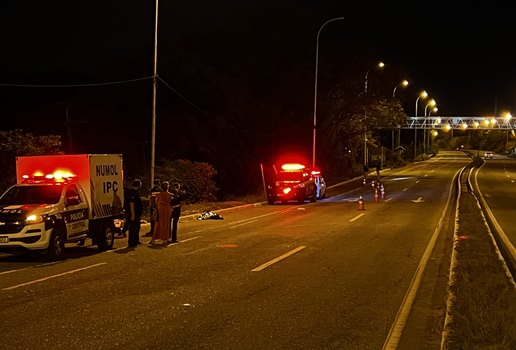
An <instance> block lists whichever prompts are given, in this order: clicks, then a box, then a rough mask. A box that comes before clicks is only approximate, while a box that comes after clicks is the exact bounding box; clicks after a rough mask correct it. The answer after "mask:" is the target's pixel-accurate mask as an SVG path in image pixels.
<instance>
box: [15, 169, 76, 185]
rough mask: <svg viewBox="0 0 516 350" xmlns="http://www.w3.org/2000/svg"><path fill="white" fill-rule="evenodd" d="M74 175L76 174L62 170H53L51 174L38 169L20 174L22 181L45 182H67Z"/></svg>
mask: <svg viewBox="0 0 516 350" xmlns="http://www.w3.org/2000/svg"><path fill="white" fill-rule="evenodd" d="M75 177H76V175H74V174H72V173H70V172H64V171H55V172H54V173H53V174H46V175H44V174H43V173H42V172H40V171H36V172H34V174H32V175H26V174H24V175H22V179H23V181H24V182H34V183H36V182H39V183H41V182H47V183H58V182H67V181H71V180H73V179H74V178H75Z"/></svg>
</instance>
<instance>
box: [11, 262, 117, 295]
mask: <svg viewBox="0 0 516 350" xmlns="http://www.w3.org/2000/svg"><path fill="white" fill-rule="evenodd" d="M106 264H107V263H98V264H95V265H90V266H86V267H81V268H80V269H76V270H71V271H67V272H63V273H59V274H57V275H52V276H47V277H43V278H40V279H37V280H34V281H30V282H26V283H22V284H17V285H15V286H11V287H6V288H2V290H11V289H16V288H20V287H24V286H28V285H31V284H34V283H39V282H43V281H47V280H49V279H52V278H56V277H61V276H65V275H70V274H72V273H76V272H79V271H83V270H87V269H91V268H92V267H97V266H101V265H106Z"/></svg>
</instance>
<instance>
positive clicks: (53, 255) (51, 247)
mask: <svg viewBox="0 0 516 350" xmlns="http://www.w3.org/2000/svg"><path fill="white" fill-rule="evenodd" d="M63 251H64V240H63V236H62V235H61V233H60V232H59V231H57V230H53V231H52V235H51V236H50V242H49V243H48V248H47V256H48V258H49V259H50V260H58V259H59V258H61V257H62V256H63Z"/></svg>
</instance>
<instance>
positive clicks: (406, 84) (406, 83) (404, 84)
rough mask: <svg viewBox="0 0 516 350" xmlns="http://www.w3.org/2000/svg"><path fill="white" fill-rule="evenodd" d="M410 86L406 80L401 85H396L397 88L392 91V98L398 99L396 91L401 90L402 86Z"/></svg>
mask: <svg viewBox="0 0 516 350" xmlns="http://www.w3.org/2000/svg"><path fill="white" fill-rule="evenodd" d="M408 84H409V82H408V81H406V80H403V81H402V82H401V83H399V84H398V85H396V87H395V88H394V90H392V98H395V97H396V89H397V88H399V87H400V86H401V87H407V86H408Z"/></svg>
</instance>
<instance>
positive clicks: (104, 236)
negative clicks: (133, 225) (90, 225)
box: [96, 226, 115, 252]
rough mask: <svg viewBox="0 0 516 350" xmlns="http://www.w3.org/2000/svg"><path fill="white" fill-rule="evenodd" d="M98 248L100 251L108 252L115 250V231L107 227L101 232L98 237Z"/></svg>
mask: <svg viewBox="0 0 516 350" xmlns="http://www.w3.org/2000/svg"><path fill="white" fill-rule="evenodd" d="M96 241H97V246H98V248H99V250H100V251H101V252H102V251H106V250H109V249H113V243H114V242H115V231H114V230H113V229H112V228H111V227H109V226H106V227H104V228H103V229H102V231H100V232H99V236H98V237H97V240H96Z"/></svg>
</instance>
